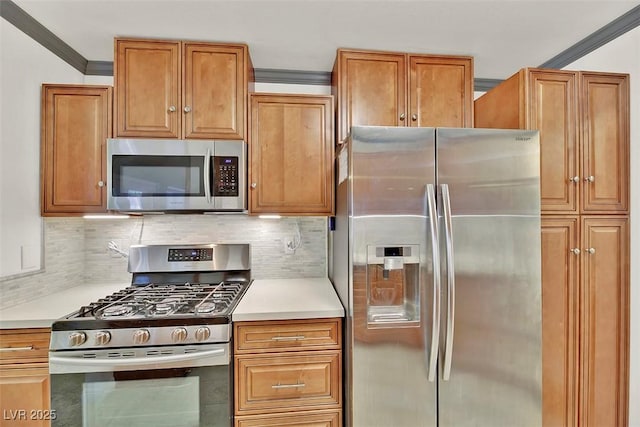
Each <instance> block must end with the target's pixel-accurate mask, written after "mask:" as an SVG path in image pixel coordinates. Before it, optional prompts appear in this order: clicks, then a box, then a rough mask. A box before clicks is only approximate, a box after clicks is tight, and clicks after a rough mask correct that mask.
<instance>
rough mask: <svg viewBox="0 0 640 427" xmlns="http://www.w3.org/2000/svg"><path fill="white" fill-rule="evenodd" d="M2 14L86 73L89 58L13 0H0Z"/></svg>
mask: <svg viewBox="0 0 640 427" xmlns="http://www.w3.org/2000/svg"><path fill="white" fill-rule="evenodd" d="M0 16H2V18H4V19H5V20H6V21H7V22H9V23H11V24H13V25H14V26H15V27H16V28H18V29H19V30H20V31H22V32H23V33H25V34H26V35H28V36H29V37H31V38H32V39H33V40H35V41H36V42H38V43H40V44H41V45H42V46H44V47H45V48H47V49H48V50H49V51H51V53H53V54H55V55H57V56H58V57H59V58H60V59H62V60H63V61H65V62H66V63H67V64H69V65H71V66H72V67H73V68H75V69H76V70H78V71H80V72H81V73H82V74H85V70H86V68H87V62H88V61H87V59H86V58H85V57H84V56H82V55H80V54H79V53H78V52H77V51H76V50H74V49H73V48H72V47H71V46H69V45H68V44H66V43H65V42H64V41H62V40H61V39H60V38H59V37H58V36H56V35H55V34H53V33H52V32H51V31H49V30H48V29H47V28H46V27H45V26H44V25H42V24H41V23H39V22H38V21H36V20H35V19H33V17H31V15H29V14H28V13H27V12H25V11H24V10H22V9H21V8H20V7H18V5H16V4H15V3H14V2H12V1H11V0H0Z"/></svg>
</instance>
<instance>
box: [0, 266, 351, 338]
mask: <svg viewBox="0 0 640 427" xmlns="http://www.w3.org/2000/svg"><path fill="white" fill-rule="evenodd" d="M129 285H130V284H129V283H126V284H125V283H119V284H113V283H112V284H94V285H83V286H76V287H73V288H69V289H65V290H64V291H60V292H58V293H56V294H53V295H46V296H43V297H40V298H36V299H34V300H33V301H30V302H27V303H23V304H18V305H14V306H11V307H8V308H4V309H1V310H0V329H13V328H16V329H17V328H49V327H51V324H52V323H53V321H55V320H56V319H59V318H61V317H64V316H66V315H68V314H71V313H73V312H74V311H76V310H78V309H79V308H80V307H82V306H83V305H87V304H89V303H91V302H93V301H96V300H97V299H99V298H102V297H105V296H107V295H110V294H112V293H114V292H116V291H119V290H121V289H124V288H126V287H127V286H129ZM343 316H344V309H343V308H342V304H341V303H340V300H339V299H338V295H337V294H336V293H335V291H334V289H333V285H332V284H331V282H330V281H329V279H327V278H301V279H269V280H260V279H258V280H254V281H253V283H252V284H251V286H250V287H249V289H248V290H247V292H246V293H245V295H244V296H243V297H242V300H240V303H239V304H238V305H237V307H236V309H235V310H234V312H233V315H232V320H234V321H240V320H247V321H248V320H286V319H312V318H328V317H343Z"/></svg>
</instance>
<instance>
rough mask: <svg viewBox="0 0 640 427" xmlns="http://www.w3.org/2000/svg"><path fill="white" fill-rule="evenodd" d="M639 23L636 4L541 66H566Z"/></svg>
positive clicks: (639, 18)
mask: <svg viewBox="0 0 640 427" xmlns="http://www.w3.org/2000/svg"><path fill="white" fill-rule="evenodd" d="M639 25H640V6H636V7H634V8H633V9H631V10H630V11H628V12H627V13H625V14H624V15H622V16H620V17H618V18H616V19H614V20H613V21H611V22H610V23H608V24H607V25H605V26H604V27H602V28H600V29H599V30H597V31H595V32H594V33H592V34H590V35H588V36H587V37H585V38H583V39H582V40H580V41H579V42H578V43H576V44H574V45H573V46H571V47H569V48H568V49H565V50H564V51H562V52H560V53H559V54H557V55H556V56H554V57H553V58H551V59H549V60H548V61H546V62H544V63H542V64H540V66H539V68H564V67H566V66H567V65H569V64H571V63H572V62H575V61H576V60H578V59H580V58H582V57H583V56H585V55H587V54H589V53H591V52H593V51H594V50H596V49H598V48H599V47H602V46H604V45H605V44H607V43H609V42H610V41H611V40H614V39H616V38H618V37H620V36H621V35H623V34H624V33H626V32H628V31H631V30H633V29H634V28H636V27H637V26H639Z"/></svg>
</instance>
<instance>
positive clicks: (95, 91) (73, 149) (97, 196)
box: [40, 84, 112, 216]
mask: <svg viewBox="0 0 640 427" xmlns="http://www.w3.org/2000/svg"><path fill="white" fill-rule="evenodd" d="M41 116H42V119H41V152H40V158H41V161H40V168H41V171H40V179H41V185H40V186H41V213H42V215H43V216H61V215H81V214H83V213H89V212H105V211H106V196H107V194H106V186H105V182H106V140H107V138H109V137H111V128H112V120H111V118H112V88H111V87H110V86H87V85H57V84H44V85H42V110H41Z"/></svg>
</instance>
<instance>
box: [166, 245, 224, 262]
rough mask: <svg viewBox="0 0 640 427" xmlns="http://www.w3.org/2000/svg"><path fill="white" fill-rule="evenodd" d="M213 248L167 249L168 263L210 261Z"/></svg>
mask: <svg viewBox="0 0 640 427" xmlns="http://www.w3.org/2000/svg"><path fill="white" fill-rule="evenodd" d="M212 259H213V248H198V249H196V248H192V249H189V248H187V249H173V248H172V249H169V258H168V261H169V262H184V261H211V260H212Z"/></svg>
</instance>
